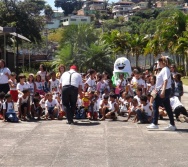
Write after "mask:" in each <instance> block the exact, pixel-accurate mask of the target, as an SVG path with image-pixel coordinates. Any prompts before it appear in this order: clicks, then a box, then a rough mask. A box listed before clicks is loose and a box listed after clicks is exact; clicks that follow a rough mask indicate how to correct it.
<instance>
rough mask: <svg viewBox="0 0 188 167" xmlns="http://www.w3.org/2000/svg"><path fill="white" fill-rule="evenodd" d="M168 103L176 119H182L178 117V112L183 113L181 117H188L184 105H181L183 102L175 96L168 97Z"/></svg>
mask: <svg viewBox="0 0 188 167" xmlns="http://www.w3.org/2000/svg"><path fill="white" fill-rule="evenodd" d="M170 105H171V107H172V110H173V111H174V114H175V116H176V119H177V120H180V121H181V120H182V119H181V118H180V114H182V115H184V116H185V117H183V118H186V117H188V113H187V111H186V109H185V107H184V106H183V104H182V103H181V102H180V100H179V98H178V97H177V96H172V97H171V98H170ZM186 120H188V118H186ZM181 122H182V121H181Z"/></svg>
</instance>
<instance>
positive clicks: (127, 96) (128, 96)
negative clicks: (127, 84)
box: [125, 94, 133, 100]
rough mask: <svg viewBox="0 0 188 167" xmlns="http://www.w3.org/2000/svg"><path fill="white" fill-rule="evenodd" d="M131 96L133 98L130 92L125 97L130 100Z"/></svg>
mask: <svg viewBox="0 0 188 167" xmlns="http://www.w3.org/2000/svg"><path fill="white" fill-rule="evenodd" d="M130 98H133V96H131V95H129V94H128V95H126V96H125V99H126V100H128V99H130Z"/></svg>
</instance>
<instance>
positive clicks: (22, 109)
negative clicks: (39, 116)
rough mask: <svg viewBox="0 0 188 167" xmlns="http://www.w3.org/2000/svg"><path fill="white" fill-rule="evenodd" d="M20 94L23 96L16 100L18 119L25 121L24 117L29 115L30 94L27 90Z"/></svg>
mask: <svg viewBox="0 0 188 167" xmlns="http://www.w3.org/2000/svg"><path fill="white" fill-rule="evenodd" d="M22 92H23V95H22V96H21V97H19V98H18V111H19V118H21V120H23V121H27V119H26V115H30V92H29V89H25V90H23V91H22Z"/></svg>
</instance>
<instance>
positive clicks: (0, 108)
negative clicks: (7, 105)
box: [0, 92, 5, 120]
mask: <svg viewBox="0 0 188 167" xmlns="http://www.w3.org/2000/svg"><path fill="white" fill-rule="evenodd" d="M4 99H5V93H4V92H0V120H3V103H4Z"/></svg>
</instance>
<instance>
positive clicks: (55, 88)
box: [50, 71, 60, 93]
mask: <svg viewBox="0 0 188 167" xmlns="http://www.w3.org/2000/svg"><path fill="white" fill-rule="evenodd" d="M51 77H52V78H51V79H50V91H51V92H52V90H53V92H55V93H57V92H59V85H60V84H59V79H56V73H55V72H54V71H53V72H51Z"/></svg>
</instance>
